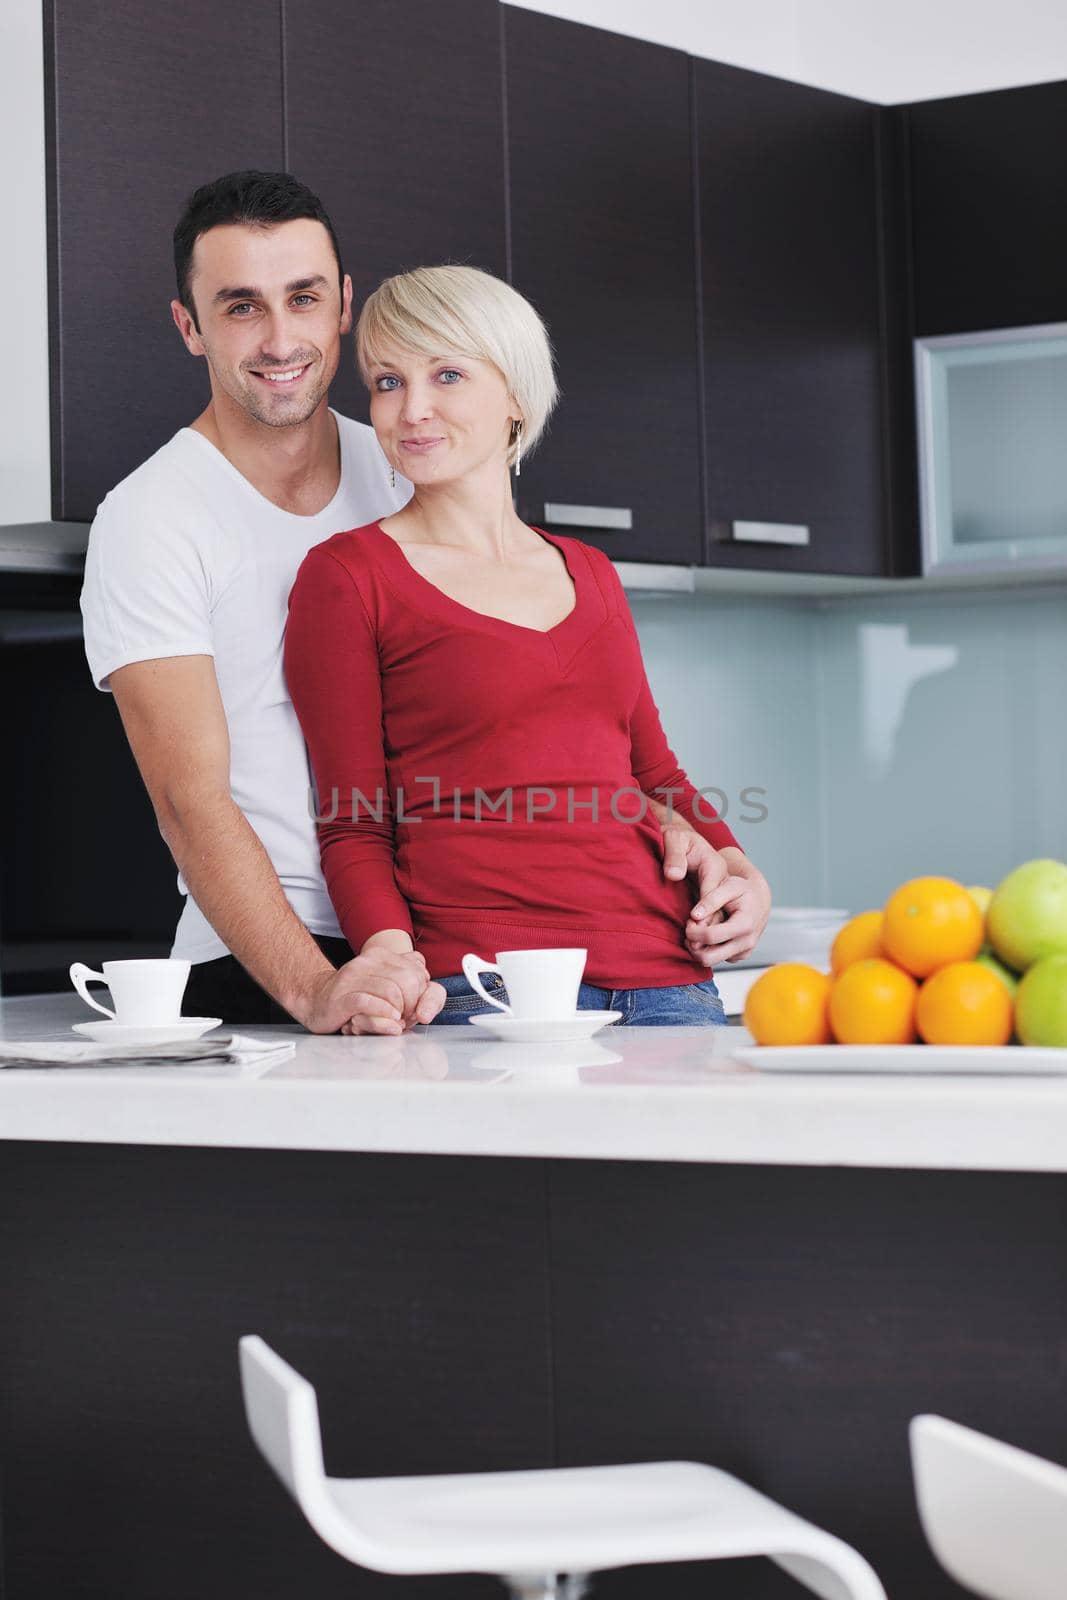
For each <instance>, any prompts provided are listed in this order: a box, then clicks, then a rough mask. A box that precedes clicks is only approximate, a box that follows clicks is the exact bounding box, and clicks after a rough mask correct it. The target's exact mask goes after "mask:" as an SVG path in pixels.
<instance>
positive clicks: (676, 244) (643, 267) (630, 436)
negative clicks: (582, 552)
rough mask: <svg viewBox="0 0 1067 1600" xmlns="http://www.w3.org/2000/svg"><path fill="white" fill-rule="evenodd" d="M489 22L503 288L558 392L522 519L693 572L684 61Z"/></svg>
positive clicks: (533, 24) (575, 29)
mask: <svg viewBox="0 0 1067 1600" xmlns="http://www.w3.org/2000/svg"><path fill="white" fill-rule="evenodd" d="M500 15H501V17H502V19H503V24H504V38H505V61H506V83H507V119H508V151H509V198H510V223H511V269H512V282H513V283H514V285H515V287H516V288H517V289H518V290H519V291H520V292H521V293H522V294H524V295H525V296H526V297H527V298H528V299H529V300H531V301H532V302H533V304H534V305H535V306H536V307H537V310H538V311H539V312H540V313H541V315H542V316H543V317H544V319H545V321H546V323H547V324H548V328H549V332H550V335H551V337H552V342H553V344H554V346H555V349H556V353H557V363H558V375H559V382H560V388H561V391H562V397H561V400H560V405H559V409H558V410H557V412H556V414H555V416H554V418H553V420H552V422H551V424H550V427H549V431H548V433H547V434H546V435H545V437H544V438H543V440H542V442H541V444H540V445H539V447H538V449H537V451H536V453H535V454H534V455H533V456H531V457H530V459H529V460H528V461H524V462H523V464H522V475H521V477H520V479H519V481H518V485H517V489H518V497H517V498H518V505H519V510H520V513H521V515H522V516H523V517H524V518H525V520H526V521H528V522H533V523H539V524H545V523H547V524H549V525H551V526H552V527H553V528H556V529H558V530H559V531H561V532H564V533H573V534H574V535H575V536H577V537H578V538H580V539H583V540H585V541H587V542H589V543H593V544H598V545H600V546H601V547H602V548H603V549H605V550H607V551H608V552H609V553H610V554H611V555H612V556H613V557H618V558H620V559H625V560H643V561H670V562H686V563H689V562H698V561H699V560H700V548H701V515H700V483H699V421H698V405H699V401H698V376H697V332H696V296H695V283H694V236H693V196H692V182H691V172H692V167H691V130H690V116H689V64H688V60H687V58H686V57H685V56H684V55H682V54H680V53H679V52H678V51H674V50H666V49H662V48H660V47H658V46H656V45H650V44H645V43H642V42H641V41H639V40H636V39H628V38H623V37H621V36H620V35H618V34H612V33H604V32H602V31H600V30H599V29H596V28H588V27H584V26H581V25H579V24H576V23H570V22H561V21H559V20H558V19H556V18H554V17H548V16H543V15H541V14H539V13H537V12H533V11H527V10H523V9H520V8H518V7H514V6H503V7H501V12H500ZM546 508H554V509H546Z"/></svg>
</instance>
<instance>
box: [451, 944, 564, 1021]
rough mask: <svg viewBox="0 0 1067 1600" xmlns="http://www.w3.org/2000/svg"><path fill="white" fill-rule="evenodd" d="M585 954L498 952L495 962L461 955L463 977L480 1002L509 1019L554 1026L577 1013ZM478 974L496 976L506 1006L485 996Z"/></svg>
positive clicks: (549, 951)
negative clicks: (477, 995) (494, 1008)
mask: <svg viewBox="0 0 1067 1600" xmlns="http://www.w3.org/2000/svg"><path fill="white" fill-rule="evenodd" d="M587 953H588V952H587V951H585V950H498V951H497V954H496V960H495V961H485V960H483V958H482V957H481V956H476V955H465V956H464V957H463V962H462V966H463V976H464V977H465V978H466V980H467V982H468V983H469V984H470V986H471V988H472V989H476V990H477V992H478V993H479V994H480V995H481V997H482V999H483V1000H485V1001H486V1002H487V1003H488V1004H489V1005H491V1006H496V1008H497V1010H498V1011H503V1012H504V1013H505V1014H506V1015H507V1016H509V1017H516V1018H519V1017H521V1018H522V1019H523V1020H524V1021H528V1022H533V1021H537V1022H543V1021H548V1020H550V1021H553V1022H557V1021H559V1019H560V1018H561V1017H573V1016H574V1015H575V1013H576V1012H577V1009H578V989H579V987H580V985H581V981H582V973H583V972H584V971H585V958H586V955H587ZM480 972H498V973H499V974H500V976H501V977H502V978H503V980H504V985H505V987H506V989H507V991H508V999H509V1001H510V1002H511V1003H510V1005H505V1004H504V1002H503V1001H502V1000H494V999H493V996H492V995H491V994H487V993H486V992H485V990H484V989H483V988H482V986H481V983H480V982H479V980H478V974H479V973H480Z"/></svg>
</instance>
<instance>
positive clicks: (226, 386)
mask: <svg viewBox="0 0 1067 1600" xmlns="http://www.w3.org/2000/svg"><path fill="white" fill-rule="evenodd" d="M312 348H314V347H312ZM308 353H309V352H308ZM315 353H316V358H317V360H316V367H315V375H314V376H313V378H312V381H311V387H310V388H309V389H308V390H307V392H306V393H305V394H304V395H303V397H302V399H301V401H300V404H299V405H292V406H289V407H287V408H286V409H285V411H284V412H282V411H281V410H280V408H279V410H278V411H275V410H272V408H271V405H270V403H269V401H268V399H267V396H266V395H262V396H261V395H260V394H258V393H257V391H256V389H255V387H254V385H255V382H256V380H255V379H254V378H252V377H246V374H245V373H244V372H242V371H238V372H237V373H235V374H233V375H232V376H231V379H230V383H223V382H222V379H221V377H220V376H219V372H218V369H217V368H216V367H215V365H214V363H213V362H212V360H211V356H210V353H209V352H207V351H205V354H206V355H207V358H208V365H209V366H210V368H211V372H212V375H213V376H214V378H215V382H216V383H217V384H218V385H219V387H220V388H221V389H222V390H223V391H224V392H225V393H226V394H227V395H228V396H229V397H230V399H231V400H232V401H233V402H234V404H235V405H238V406H240V408H241V410H242V411H244V412H246V413H247V414H248V416H250V417H251V418H252V419H253V420H254V421H255V422H262V423H263V424H264V425H265V426H266V427H268V428H295V427H298V426H299V425H300V423H302V422H306V421H307V420H308V418H309V417H312V416H314V414H315V412H316V411H317V410H318V408H319V406H320V405H321V404H322V401H323V399H324V397H325V396H326V395H327V394H328V393H329V391H330V384H331V383H332V382H333V378H334V372H335V371H336V367H335V368H334V371H333V372H330V371H328V369H327V365H326V362H325V361H324V360H323V359H322V357H321V352H319V351H316V352H315ZM298 364H299V362H298V361H291V362H289V363H288V365H289V366H297V365H298ZM274 365H275V367H276V368H277V370H278V371H284V369H285V366H286V363H284V362H275V363H274ZM231 385H232V387H231Z"/></svg>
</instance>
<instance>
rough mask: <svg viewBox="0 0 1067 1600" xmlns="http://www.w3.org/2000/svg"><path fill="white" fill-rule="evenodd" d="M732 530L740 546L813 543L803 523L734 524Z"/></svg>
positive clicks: (731, 525)
mask: <svg viewBox="0 0 1067 1600" xmlns="http://www.w3.org/2000/svg"><path fill="white" fill-rule="evenodd" d="M730 530H731V536H732V538H734V539H735V540H736V541H737V542H738V543H740V544H810V543H811V530H810V529H809V528H807V527H805V526H804V524H803V523H802V522H732V523H731V524H730Z"/></svg>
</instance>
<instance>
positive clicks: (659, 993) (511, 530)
mask: <svg viewBox="0 0 1067 1600" xmlns="http://www.w3.org/2000/svg"><path fill="white" fill-rule="evenodd" d="M357 349H358V357H359V364H360V370H361V372H362V374H363V377H364V380H365V381H366V383H367V385H368V387H369V389H370V392H371V421H372V423H373V425H374V429H375V432H376V434H377V436H378V440H379V442H380V444H381V446H382V449H383V451H384V452H385V455H386V457H387V458H388V460H389V462H390V464H391V467H392V469H393V470H394V471H395V472H400V473H403V474H404V475H405V476H406V477H408V478H409V479H410V480H411V482H412V484H413V485H414V494H413V496H412V498H411V500H410V501H409V503H408V504H407V505H406V506H405V507H404V508H403V510H402V511H399V512H397V513H396V514H395V515H394V516H391V517H388V518H386V519H385V520H384V521H382V522H378V523H372V524H370V525H368V526H367V527H364V528H356V529H353V530H351V531H349V532H346V533H339V534H337V535H335V536H334V537H333V538H332V539H328V540H326V541H325V542H324V543H323V544H320V545H317V546H316V547H315V548H314V549H312V550H311V551H310V553H309V554H308V556H307V558H306V559H305V561H304V562H303V565H302V566H301V568H300V571H299V573H298V575H297V580H296V584H295V586H294V588H293V591H292V594H291V596H290V601H289V622H288V627H287V633H286V645H285V665H286V674H287V677H288V681H289V688H290V692H291V694H292V698H293V703H294V705H295V707H296V710H297V714H298V716H299V718H300V722H301V725H302V727H303V730H304V735H305V738H306V741H307V746H308V751H309V754H310V758H311V765H312V769H313V772H314V776H315V783H316V790H317V795H318V814H319V822H318V830H319V842H320V848H321V855H322V866H323V872H324V874H325V878H326V883H327V886H328V888H329V891H330V895H331V898H332V900H333V903H334V906H335V908H336V910H337V915H338V919H339V921H340V924H341V927H342V929H343V931H344V934H345V937H346V938H347V939H348V941H349V943H350V944H351V946H352V948H353V950H355V951H365V950H366V949H367V948H368V946H369V945H372V944H373V945H382V944H384V945H386V946H387V947H388V948H390V949H394V950H398V951H400V950H402V951H410V950H411V949H412V948H413V947H414V948H415V949H417V950H419V951H421V953H422V955H423V956H424V957H425V959H426V963H427V966H428V968H429V971H430V975H431V977H433V978H434V979H436V980H438V981H439V982H440V983H441V984H442V985H443V986H444V988H445V990H446V994H447V999H446V1001H445V1003H444V1007H443V1009H442V1011H441V1012H440V1014H439V1016H438V1017H437V1019H436V1020H437V1022H450V1021H456V1022H464V1021H465V1020H466V1018H467V1016H468V1015H470V1013H471V1011H472V1010H477V1009H479V1007H480V1006H481V1005H482V1002H481V1001H480V999H479V998H478V997H477V996H476V995H474V993H473V991H472V990H471V989H470V987H469V985H468V984H467V980H466V979H465V978H464V977H463V976H462V974H461V970H460V960H461V957H462V956H463V954H464V953H465V952H466V951H468V950H473V951H476V952H478V953H479V954H481V955H485V956H488V957H490V958H491V957H492V956H493V953H494V952H495V951H497V950H504V949H530V948H555V947H559V946H576V945H577V946H582V947H583V948H585V949H586V950H587V951H588V959H587V962H586V968H585V982H584V983H583V985H582V991H581V995H580V999H579V1005H580V1006H582V1007H603V1008H609V1007H610V1008H612V1009H619V1010H622V1012H623V1015H624V1019H625V1020H626V1021H627V1022H636V1023H654V1024H660V1023H663V1024H668V1023H676V1022H685V1023H700V1024H703V1023H708V1022H721V1021H722V1020H723V1009H722V1004H721V1001H719V999H718V991H717V990H716V988H715V984H714V980H713V979H712V978H711V977H710V976H709V974H708V967H709V966H710V964H711V961H712V960H713V959H714V960H716V961H717V960H730V959H737V958H738V957H740V956H742V955H744V954H746V953H747V952H748V951H749V950H751V949H752V947H753V946H754V944H755V943H756V940H757V939H758V937H759V935H760V933H761V932H762V930H763V927H764V924H765V923H766V920H767V914H768V911H769V908H770V895H769V891H768V889H767V884H766V880H765V879H764V878H763V876H762V874H761V873H760V872H759V871H758V870H757V869H756V868H755V867H753V866H752V864H751V863H750V862H749V861H748V860H747V858H746V857H745V855H744V853H743V852H742V851H741V850H740V849H739V847H738V846H737V842H736V840H735V839H734V837H733V834H732V833H731V832H730V829H729V828H728V827H727V826H726V824H725V823H724V822H722V821H721V820H720V819H719V818H718V817H717V816H716V815H715V813H714V812H713V811H712V810H711V809H710V807H708V806H707V804H706V803H705V802H703V801H701V799H700V797H699V796H698V795H697V793H696V791H695V790H694V789H693V787H692V785H691V784H690V783H689V780H688V779H687V778H686V776H685V774H684V773H683V772H682V771H681V769H680V768H679V766H678V763H677V761H676V759H675V757H674V755H673V754H672V752H671V750H670V749H669V747H668V745H667V742H666V739H665V738H664V735H663V730H662V728H661V726H660V721H659V716H658V713H657V711H656V707H655V704H654V703H653V700H652V696H651V694H650V692H649V688H648V683H647V680H646V678H645V673H644V668H643V666H642V662H641V653H640V648H639V646H638V641H637V635H636V632H635V629H634V625H633V621H632V618H631V616H630V611H629V607H628V606H627V603H626V599H625V596H624V594H623V591H622V586H621V584H620V583H619V580H618V577H617V575H616V573H615V570H614V568H613V567H612V564H611V562H610V561H609V560H608V558H607V557H606V556H605V555H604V554H603V553H602V552H601V551H599V550H597V549H595V548H593V547H591V546H589V545H585V544H581V543H579V542H578V541H577V540H575V539H568V538H561V537H558V536H555V535H552V534H548V533H545V532H543V531H542V530H540V529H536V528H530V527H527V526H526V524H525V523H524V522H522V521H521V520H520V518H519V517H518V515H517V514H516V512H515V509H514V505H513V503H512V495H511V483H510V476H509V472H510V468H511V467H514V468H515V470H516V473H517V472H518V470H519V463H520V459H521V456H522V454H523V453H525V452H528V451H529V450H530V449H531V448H532V447H533V446H534V444H535V443H536V442H537V439H538V437H539V435H540V434H541V432H542V430H543V428H544V425H545V422H546V421H547V418H548V415H549V412H550V411H551V409H552V406H553V404H554V402H555V399H556V385H555V378H554V374H553V370H552V356H551V349H550V346H549V343H548V337H547V334H546V332H545V329H544V326H543V324H542V323H541V321H540V318H539V317H538V316H537V314H536V312H535V311H534V310H533V307H532V306H530V305H529V303H528V302H527V301H525V300H524V299H523V298H522V296H521V295H519V294H517V293H516V292H515V290H513V289H512V288H510V287H509V286H508V285H507V284H505V283H503V282H501V281H500V280H499V279H497V278H494V277H491V276H490V275H489V274H487V273H484V272H479V271H478V270H476V269H475V268H472V267H462V266H446V267H430V268H420V269H418V270H417V271H415V272H409V273H404V274H402V275H400V276H399V277H395V278H390V279H387V280H386V282H385V283H383V284H382V285H381V286H380V287H379V288H378V289H377V290H376V291H375V293H374V294H373V295H372V296H371V297H370V299H369V300H368V301H367V303H366V305H365V307H364V309H363V314H362V316H361V318H360V322H359V328H358V332H357ZM650 798H651V801H652V802H659V803H660V804H661V805H662V804H663V803H664V802H669V803H671V804H672V805H673V809H674V810H675V811H676V812H679V813H681V815H682V816H684V817H685V818H686V819H687V820H688V822H689V823H690V824H691V825H692V827H693V828H694V829H696V830H697V831H698V832H699V833H701V834H702V835H703V836H704V838H705V839H706V840H707V841H708V842H709V844H710V845H711V846H712V847H713V848H714V850H715V851H717V852H718V855H719V858H720V860H721V881H720V882H719V883H718V886H717V887H716V888H715V889H714V890H713V892H712V893H711V894H710V895H708V894H706V895H705V896H704V899H703V902H702V905H701V906H700V907H696V908H694V907H693V905H692V898H693V897H692V894H691V891H690V888H689V885H688V882H687V881H686V880H684V879H683V880H682V881H681V882H674V883H671V882H668V881H666V879H665V877H664V874H663V871H662V868H661V853H662V852H661V836H660V827H659V823H658V822H657V821H656V819H655V815H650V814H649V810H650ZM660 814H662V813H660ZM694 912H695V913H696V914H695V915H694V914H693V913H694ZM719 913H722V915H721V916H720V915H719ZM498 983H499V980H498Z"/></svg>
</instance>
